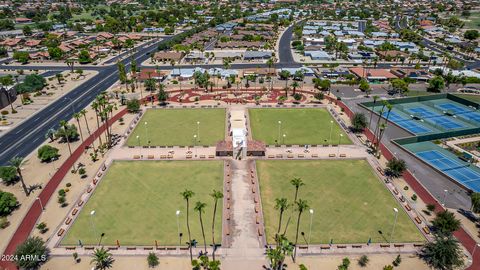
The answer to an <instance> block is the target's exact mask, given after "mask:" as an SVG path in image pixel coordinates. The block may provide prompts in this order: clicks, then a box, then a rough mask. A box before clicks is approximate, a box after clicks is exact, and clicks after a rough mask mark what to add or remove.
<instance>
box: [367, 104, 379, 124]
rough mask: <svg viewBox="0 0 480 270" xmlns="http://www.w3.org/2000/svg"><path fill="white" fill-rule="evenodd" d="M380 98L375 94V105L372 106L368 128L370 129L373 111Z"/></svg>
mask: <svg viewBox="0 0 480 270" xmlns="http://www.w3.org/2000/svg"><path fill="white" fill-rule="evenodd" d="M378 98H379V97H378V96H373V106H372V110H371V111H370V121H368V129H370V126H371V124H372V117H373V112H374V111H375V105H376V103H377V100H378Z"/></svg>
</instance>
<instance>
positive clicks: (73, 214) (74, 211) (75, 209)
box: [72, 208, 78, 216]
mask: <svg viewBox="0 0 480 270" xmlns="http://www.w3.org/2000/svg"><path fill="white" fill-rule="evenodd" d="M77 213H78V209H77V208H74V209H73V211H72V216H75V215H76V214H77Z"/></svg>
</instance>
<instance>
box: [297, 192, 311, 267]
mask: <svg viewBox="0 0 480 270" xmlns="http://www.w3.org/2000/svg"><path fill="white" fill-rule="evenodd" d="M308 207H309V206H308V202H307V201H305V200H302V199H299V200H298V201H297V202H296V210H297V212H298V216H297V232H296V234H295V247H294V251H293V262H295V259H296V257H297V243H298V230H299V229H300V217H301V216H302V213H303V212H304V211H305V210H307V209H308Z"/></svg>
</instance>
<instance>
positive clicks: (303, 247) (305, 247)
mask: <svg viewBox="0 0 480 270" xmlns="http://www.w3.org/2000/svg"><path fill="white" fill-rule="evenodd" d="M298 249H308V246H298Z"/></svg>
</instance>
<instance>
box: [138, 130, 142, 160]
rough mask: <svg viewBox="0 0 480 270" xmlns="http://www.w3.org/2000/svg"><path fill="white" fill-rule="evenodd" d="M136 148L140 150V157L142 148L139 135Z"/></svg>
mask: <svg viewBox="0 0 480 270" xmlns="http://www.w3.org/2000/svg"><path fill="white" fill-rule="evenodd" d="M137 143H138V148H139V149H140V156H142V147H141V146H140V135H137Z"/></svg>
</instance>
